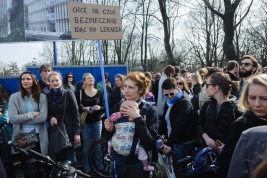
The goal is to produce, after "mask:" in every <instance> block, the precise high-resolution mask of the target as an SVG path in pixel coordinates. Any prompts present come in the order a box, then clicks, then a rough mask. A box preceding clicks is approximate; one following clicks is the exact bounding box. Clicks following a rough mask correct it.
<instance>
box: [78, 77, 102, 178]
mask: <svg viewBox="0 0 267 178" xmlns="http://www.w3.org/2000/svg"><path fill="white" fill-rule="evenodd" d="M94 84H95V78H94V76H93V75H92V74H91V73H85V74H83V89H82V90H81V91H80V92H78V93H77V95H76V99H77V103H78V105H79V106H80V113H81V112H84V111H86V112H88V113H87V116H86V119H85V125H84V126H83V128H82V130H81V133H82V140H83V166H84V169H85V173H86V174H91V167H90V165H89V157H88V156H89V150H90V147H91V145H92V144H93V143H94V142H96V141H98V140H100V138H101V131H102V120H101V114H102V111H105V108H106V107H105V105H104V98H103V93H102V91H100V90H98V89H96V88H95V87H94ZM80 94H81V96H80ZM80 98H82V100H80ZM95 159H96V166H97V169H98V170H99V171H100V172H101V171H102V172H103V171H104V170H103V169H104V167H103V162H102V152H101V149H100V147H98V148H97V149H96V150H95Z"/></svg>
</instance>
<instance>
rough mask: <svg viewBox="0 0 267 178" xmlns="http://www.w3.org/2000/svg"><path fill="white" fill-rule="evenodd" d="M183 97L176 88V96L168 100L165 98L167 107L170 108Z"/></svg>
mask: <svg viewBox="0 0 267 178" xmlns="http://www.w3.org/2000/svg"><path fill="white" fill-rule="evenodd" d="M183 95H184V93H183V92H182V90H181V89H180V88H178V93H177V95H176V96H175V97H174V98H173V99H172V100H170V99H169V98H167V105H168V106H172V105H173V104H174V103H175V102H176V101H178V100H179V99H180V98H181V97H182V96H183Z"/></svg>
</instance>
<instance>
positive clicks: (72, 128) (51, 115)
mask: <svg viewBox="0 0 267 178" xmlns="http://www.w3.org/2000/svg"><path fill="white" fill-rule="evenodd" d="M47 78H48V82H49V85H50V88H51V89H50V93H48V94H46V96H47V102H48V117H47V120H48V121H49V122H50V125H51V126H50V127H49V129H50V130H53V128H57V126H56V125H57V124H60V123H61V122H63V123H64V124H65V127H66V131H67V134H68V136H69V139H70V142H71V144H72V145H73V144H75V143H76V144H77V143H79V142H80V117H79V112H78V105H77V102H76V99H75V95H74V93H73V92H72V91H70V90H66V89H64V88H63V85H62V76H61V74H60V73H59V72H51V73H50V74H49V75H48V76H47ZM49 144H55V143H51V142H50V143H49ZM58 154H59V157H60V159H61V160H62V161H63V160H70V161H71V164H72V166H74V167H77V160H76V152H75V150H74V148H73V147H70V148H67V149H64V150H62V151H60V152H59V153H58Z"/></svg>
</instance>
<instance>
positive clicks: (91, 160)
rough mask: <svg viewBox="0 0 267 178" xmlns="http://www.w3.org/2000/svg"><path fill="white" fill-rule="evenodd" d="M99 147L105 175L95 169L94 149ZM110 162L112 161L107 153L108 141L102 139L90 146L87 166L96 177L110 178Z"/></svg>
mask: <svg viewBox="0 0 267 178" xmlns="http://www.w3.org/2000/svg"><path fill="white" fill-rule="evenodd" d="M99 146H100V147H101V151H102V161H103V165H104V171H105V173H103V172H102V171H101V172H100V171H99V170H97V168H96V163H95V155H94V152H95V150H96V148H97V147H99ZM111 161H112V157H111V156H110V154H109V153H108V141H107V140H106V139H104V138H102V139H100V140H98V141H96V142H95V143H94V144H92V145H91V148H90V151H89V165H90V167H91V170H92V171H93V172H94V173H95V174H96V175H97V177H101V178H110V177H111V174H110V163H111Z"/></svg>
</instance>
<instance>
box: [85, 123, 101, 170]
mask: <svg viewBox="0 0 267 178" xmlns="http://www.w3.org/2000/svg"><path fill="white" fill-rule="evenodd" d="M101 130H102V122H101V121H99V122H97V123H95V124H86V125H85V126H84V127H83V128H82V139H83V166H84V169H85V170H87V171H90V170H91V168H90V166H89V158H88V156H89V150H90V147H91V144H93V143H94V142H96V141H98V140H100V138H101ZM91 139H92V143H91ZM95 162H96V168H97V169H98V170H101V169H103V168H104V167H103V161H102V151H101V148H100V145H98V147H97V148H96V149H95Z"/></svg>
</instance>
